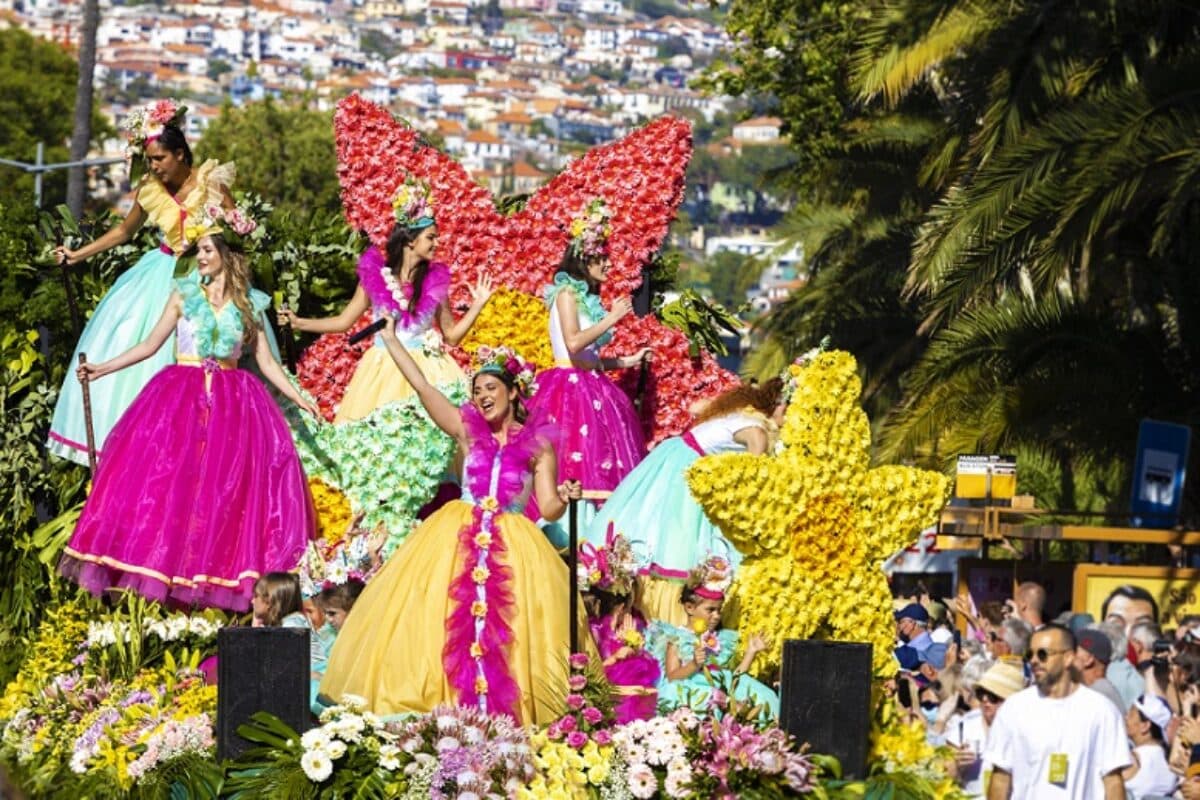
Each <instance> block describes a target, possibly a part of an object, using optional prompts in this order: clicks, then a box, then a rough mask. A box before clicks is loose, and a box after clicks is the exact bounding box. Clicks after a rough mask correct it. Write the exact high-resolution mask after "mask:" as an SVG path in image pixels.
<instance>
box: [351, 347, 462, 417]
mask: <svg viewBox="0 0 1200 800" xmlns="http://www.w3.org/2000/svg"><path fill="white" fill-rule="evenodd" d="M401 344H403V345H404V348H405V349H406V350H408V354H409V355H410V356H412V358H413V361H416V362H417V366H418V367H420V368H421V373H422V374H423V375H425V377H426V378H428V379H429V382H430V383H432V384H433V385H434V386H450V385H452V384H456V383H458V384H461V383H463V382H464V381H466V375H464V374H463V371H462V369H461V368H460V367H459V366H458V364H457V362H455V360H454V359H453V358H451V357H450V356H449V355H447V354H445V353H443V352H438V353H436V354H434V355H427V354H426V353H425V351H424V349H423V348H422V347H421V342H420V338H418V337H410V338H406V339H404V340H402V341H401ZM415 394H416V392H414V391H413V388H412V384H410V383H409V382H408V381H407V380H405V379H404V375H403V373H401V372H400V370H399V369H397V368H396V362H394V361H392V357H391V356H390V355H389V354H388V351H387V348H385V347H384V346H383V344H382V343H377V344H376V345H375V346H373V347H371V348H370V349H369V350H367V352H365V353H363V357H362V358H361V359H359V362H358V366H357V367H355V369H354V375H353V376H352V377H351V378H350V383H349V384H347V385H346V394H345V396H343V397H342V402H341V405H339V406H338V410H337V414H336V415H335V416H334V419H333V421H334V423H335V424H341V423H344V422H353V421H354V420H360V419H363V418H365V417H367V416H368V415H369V414H370V413H371V412H372V411H375V410H376V409H378V408H383V407H384V406H386V405H389V404H391V403H397V402H399V401H401V400H407V399H408V398H410V397H413V396H415Z"/></svg>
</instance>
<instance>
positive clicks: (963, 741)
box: [946, 708, 992, 797]
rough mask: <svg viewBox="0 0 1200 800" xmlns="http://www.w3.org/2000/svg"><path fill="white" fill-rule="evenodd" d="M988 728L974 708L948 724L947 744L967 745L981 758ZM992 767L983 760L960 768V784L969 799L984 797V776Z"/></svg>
mask: <svg viewBox="0 0 1200 800" xmlns="http://www.w3.org/2000/svg"><path fill="white" fill-rule="evenodd" d="M987 733H988V732H987V727H986V726H985V725H984V724H983V712H982V711H980V710H979V709H978V708H972V709H971V710H970V711H968V712H967V713H965V714H955V715H954V716H953V717H951V718H950V721H949V722H947V723H946V744H949V745H953V746H954V747H962V746H963V745H966V746H967V747H969V748H971V749H972V750H974V751H975V754H976V755H977V756H981V755H982V754H983V752H984V748H985V745H986V744H987ZM991 771H992V770H991V765H989V764H987V763H985V762H984V761H983V759H982V758H976V759H975V763H974V764H972V765H970V766H968V767H959V770H958V782H959V784H960V785H961V786H962V789H963V792H964V793H965V794H966V795H967V796H968V797H984V796H985V791H986V790H987V787H986V786H984V781H983V776H984V775H985V774H990V773H991Z"/></svg>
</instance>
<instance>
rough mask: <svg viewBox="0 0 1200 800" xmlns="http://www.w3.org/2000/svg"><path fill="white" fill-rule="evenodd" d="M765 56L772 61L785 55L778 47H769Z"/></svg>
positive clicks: (765, 51) (764, 52)
mask: <svg viewBox="0 0 1200 800" xmlns="http://www.w3.org/2000/svg"><path fill="white" fill-rule="evenodd" d="M763 55H764V56H766V57H767V58H770V59H776V58H779V57H780V56H782V55H783V51H781V50H780V49H779V48H778V47H768V48H767V49H766V50H763Z"/></svg>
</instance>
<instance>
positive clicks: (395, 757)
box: [379, 744, 400, 772]
mask: <svg viewBox="0 0 1200 800" xmlns="http://www.w3.org/2000/svg"><path fill="white" fill-rule="evenodd" d="M399 755H400V748H399V747H396V745H394V744H385V745H382V746H381V747H380V748H379V766H381V767H383V768H384V769H386V770H388V771H390V772H395V771H396V770H398V769H400V759H399Z"/></svg>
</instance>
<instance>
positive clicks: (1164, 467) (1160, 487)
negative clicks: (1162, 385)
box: [1129, 419, 1192, 528]
mask: <svg viewBox="0 0 1200 800" xmlns="http://www.w3.org/2000/svg"><path fill="white" fill-rule="evenodd" d="M1191 439H1192V430H1191V428H1189V427H1188V426H1187V425H1176V424H1174V423H1171V422H1159V421H1158V420H1153V419H1144V420H1142V424H1141V426H1140V427H1139V428H1138V446H1137V461H1136V462H1135V464H1134V467H1133V496H1132V498H1131V500H1130V504H1129V505H1130V512H1131V514H1132V515H1133V524H1134V525H1135V526H1137V527H1146V528H1170V527H1172V526H1174V525H1175V523H1176V521H1177V520H1178V519H1179V504H1180V502H1181V501H1182V500H1183V481H1184V478H1186V477H1187V460H1188V446H1189V444H1190V443H1191Z"/></svg>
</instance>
